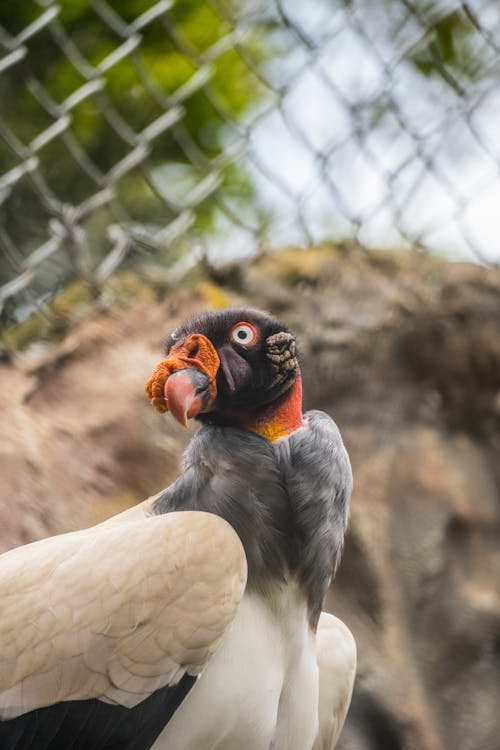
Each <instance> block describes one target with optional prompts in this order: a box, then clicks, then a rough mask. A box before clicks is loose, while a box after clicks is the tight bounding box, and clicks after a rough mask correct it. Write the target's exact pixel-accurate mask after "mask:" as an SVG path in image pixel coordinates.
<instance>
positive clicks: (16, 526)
mask: <svg viewBox="0 0 500 750" xmlns="http://www.w3.org/2000/svg"><path fill="white" fill-rule="evenodd" d="M184 286H185V289H184V291H182V292H179V291H178V290H172V291H171V292H170V293H168V294H166V295H164V299H163V300H160V301H158V302H157V303H151V302H150V303H145V302H143V303H140V304H138V305H137V306H135V307H129V308H128V309H126V310H121V311H119V312H118V311H115V312H113V313H107V314H100V315H98V316H96V317H94V318H93V319H92V320H87V321H86V322H83V323H81V324H79V325H78V326H76V327H75V328H74V329H73V331H72V333H71V334H70V335H69V337H68V338H67V339H66V340H65V342H64V344H63V345H62V346H61V347H60V348H59V350H57V351H55V352H52V353H50V352H49V353H47V352H43V353H35V352H33V351H32V352H31V353H30V354H27V355H24V356H23V357H21V358H19V359H18V360H16V362H15V363H14V364H12V363H11V364H6V363H4V364H1V365H0V409H1V413H2V427H1V430H0V471H1V476H2V484H1V487H0V547H1V548H2V549H7V548H9V547H12V546H14V545H17V544H20V543H26V542H28V541H31V540H32V539H36V538H40V537H43V536H46V535H48V534H51V533H58V532H61V531H64V530H67V529H72V528H77V527H80V526H83V525H89V524H91V523H95V522H96V521H99V520H101V519H103V518H105V517H106V516H108V515H111V514H113V513H115V512H117V511H119V510H121V509H122V508H123V507H125V506H127V505H130V504H131V503H133V502H135V501H137V500H140V499H142V498H143V497H144V496H146V495H147V494H150V493H152V492H155V491H157V490H158V489H160V488H161V487H163V486H165V485H166V484H168V483H169V482H170V481H171V480H172V479H173V478H174V477H175V475H176V473H177V471H178V461H179V457H180V453H181V450H182V448H183V446H184V445H185V444H186V442H187V440H188V439H189V434H188V433H185V432H184V431H183V430H182V429H181V428H178V427H177V426H176V425H174V424H173V422H171V421H166V418H165V417H163V416H161V415H159V414H157V413H155V412H154V411H153V410H152V409H151V408H150V406H149V404H148V403H147V401H146V399H145V397H144V395H143V388H144V383H145V381H146V380H147V378H148V377H149V375H150V373H151V371H152V369H153V367H154V365H155V364H156V363H157V361H158V360H159V359H160V358H161V354H162V349H161V347H162V341H163V340H164V339H165V338H166V335H167V333H168V331H169V330H171V329H172V328H173V327H175V325H177V323H178V322H179V321H180V320H181V319H183V318H185V317H186V315H189V314H190V313H192V312H194V311H195V310H199V309H202V308H206V307H207V306H209V305H210V301H211V302H215V303H217V304H220V303H222V304H223V303H228V304H230V303H239V302H241V301H245V302H249V303H250V304H253V305H256V306H261V307H264V308H267V309H271V310H272V311H273V312H274V313H276V314H277V315H278V316H281V317H282V318H283V319H285V320H286V322H287V323H288V324H289V325H290V326H291V327H292V328H293V329H294V330H295V331H296V332H297V333H298V335H299V340H300V344H301V354H302V369H303V372H304V381H305V393H306V406H307V407H313V406H314V407H315V408H321V409H324V410H325V411H328V412H329V413H330V414H332V416H333V417H334V418H335V420H336V421H337V423H338V425H339V427H340V429H341V431H342V434H343V436H344V441H345V443H346V445H347V447H348V450H349V452H350V455H351V461H352V464H353V470H354V478H355V492H354V497H353V503H352V515H351V525H350V531H349V534H348V537H347V540H346V547H345V554H344V559H343V562H342V564H341V567H340V570H339V573H338V575H337V578H336V580H335V583H334V585H333V587H332V589H331V591H330V594H329V599H328V607H329V608H330V609H331V610H332V611H333V612H335V614H337V615H338V616H340V617H341V618H342V619H343V620H344V621H345V622H346V624H347V625H348V626H349V627H350V629H351V630H352V631H353V633H354V635H355V637H356V640H357V643H358V657H359V667H358V676H357V683H356V688H355V693H354V697H353V703H352V707H351V710H350V713H349V716H348V720H347V722H346V726H345V728H344V731H343V734H342V737H341V740H340V742H339V746H338V747H339V748H340V750H449V749H451V748H453V750H498V748H499V747H500V711H499V710H498V709H499V707H500V492H499V487H500V272H499V271H497V270H492V269H483V268H480V267H476V266H471V265H466V264H457V265H450V264H447V263H445V262H441V261H437V260H435V259H430V258H428V257H425V256H422V257H420V256H417V255H415V254H413V255H401V256H400V255H398V254H393V255H391V254H387V253H379V254H372V255H367V254H366V253H364V252H362V251H360V250H359V249H357V248H352V247H351V248H344V249H338V248H337V249H333V248H318V249H315V250H311V251H288V252H285V253H283V254H279V255H270V256H267V257H263V258H261V259H260V260H259V261H258V262H257V263H253V264H252V265H251V266H248V267H245V266H235V267H233V268H225V269H217V270H213V269H212V270H210V271H209V278H208V279H207V278H205V279H204V280H203V281H200V279H199V278H198V277H196V276H194V277H192V278H191V279H190V280H186V282H185V285H184Z"/></svg>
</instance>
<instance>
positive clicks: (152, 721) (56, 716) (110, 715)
mask: <svg viewBox="0 0 500 750" xmlns="http://www.w3.org/2000/svg"><path fill="white" fill-rule="evenodd" d="M195 682H196V677H192V676H190V675H187V674H185V675H184V676H183V677H182V679H181V680H180V681H179V682H178V683H177V685H174V686H173V687H169V686H166V687H164V688H161V689H160V690H156V691H155V692H154V693H152V695H150V696H149V698H146V699H145V700H143V701H142V702H141V703H139V704H138V705H137V706H135V707H134V708H124V707H123V706H115V705H112V704H110V703H103V702H102V701H99V700H85V701H66V702H64V703H56V704H55V705H53V706H47V707H46V708H38V709H36V710H35V711H30V712H29V713H26V714H23V715H22V716H18V717H17V718H15V719H9V720H7V721H0V748H1V750H148V748H150V747H151V746H152V745H153V743H154V741H155V740H156V738H157V737H158V735H159V734H160V732H161V731H162V729H163V728H164V727H165V726H166V725H167V724H168V721H169V720H170V718H171V717H172V715H173V713H174V711H175V710H176V709H177V708H178V706H180V704H181V703H182V701H183V700H184V698H185V697H186V695H187V694H188V692H189V690H190V689H191V688H192V686H193V685H194V683H195Z"/></svg>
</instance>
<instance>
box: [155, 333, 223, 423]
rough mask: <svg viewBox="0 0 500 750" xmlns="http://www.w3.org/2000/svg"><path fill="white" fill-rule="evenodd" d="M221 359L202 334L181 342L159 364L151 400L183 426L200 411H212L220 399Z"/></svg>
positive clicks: (156, 406) (158, 408) (159, 409)
mask: <svg viewBox="0 0 500 750" xmlns="http://www.w3.org/2000/svg"><path fill="white" fill-rule="evenodd" d="M219 365H220V360H219V355H218V354H217V351H216V350H215V348H214V346H213V344H212V342H211V341H210V340H209V339H207V337H206V336H203V334H201V333H194V334H192V335H191V336H188V337H187V338H186V339H184V340H183V341H179V343H178V344H175V345H174V346H173V347H172V349H171V350H170V354H169V355H168V357H167V358H166V359H164V360H163V361H162V362H160V364H159V365H157V367H156V369H155V371H154V373H153V375H152V376H151V378H150V379H149V380H148V382H147V383H146V393H147V395H148V398H149V400H150V401H151V403H152V404H153V406H154V407H155V409H157V410H158V411H160V412H166V411H169V412H170V413H171V414H172V416H173V417H174V419H176V420H177V422H179V424H181V425H182V426H183V427H187V420H188V419H192V418H193V417H195V416H196V415H197V414H200V412H204V411H210V409H211V408H212V406H213V404H214V401H215V399H216V398H217V385H216V382H215V379H216V376H217V372H218V370H219Z"/></svg>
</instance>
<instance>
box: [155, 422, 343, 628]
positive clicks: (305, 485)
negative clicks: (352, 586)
mask: <svg viewBox="0 0 500 750" xmlns="http://www.w3.org/2000/svg"><path fill="white" fill-rule="evenodd" d="M351 486H352V478H351V470H350V465H349V459H348V457H347V453H346V452H345V449H344V446H343V444H342V440H341V438H340V434H339V432H338V430H337V427H336V426H335V423H334V422H333V421H332V420H331V419H330V418H329V417H328V416H327V415H326V414H322V413H321V412H309V413H308V414H307V415H306V426H305V427H304V428H303V429H300V430H298V431H297V432H295V433H293V434H292V435H290V436H289V437H288V438H285V439H281V440H279V441H277V442H276V443H270V442H269V441H268V440H266V438H264V437H262V436H261V435H257V434H254V433H249V432H244V431H243V430H239V429H236V428H229V427H215V426H205V427H202V428H201V429H200V430H199V431H198V432H197V434H196V435H195V437H194V438H193V440H192V441H191V443H190V445H189V447H188V449H187V451H186V454H185V457H184V472H183V474H182V475H181V476H180V477H179V479H178V480H177V481H176V482H175V483H174V484H173V485H171V486H170V487H168V488H167V489H166V490H164V491H163V492H162V493H161V495H160V497H159V498H158V500H157V501H156V504H155V512H156V513H167V512H169V511H173V510H204V511H208V512H211V513H216V514H217V515H219V516H221V517H222V518H224V519H225V520H227V521H228V522H229V523H230V524H231V526H233V528H234V529H235V531H236V532H237V533H238V535H239V537H240V539H241V541H242V543H243V546H244V549H245V553H246V556H247V562H248V587H249V588H250V589H258V590H260V591H265V590H267V589H268V587H269V586H270V585H272V584H273V583H275V582H278V583H279V582H284V581H286V579H287V578H288V577H289V576H290V575H293V576H295V577H297V578H298V580H299V581H300V583H301V585H302V588H303V590H304V593H305V596H306V597H307V601H308V606H309V612H310V615H311V619H312V620H313V621H314V620H316V619H317V617H318V616H319V612H320V611H321V605H322V602H323V598H324V595H325V593H326V589H327V587H328V584H329V581H330V579H331V577H332V575H333V573H334V571H335V568H336V565H337V563H338V560H339V558H340V554H341V549H342V544H343V538H344V531H345V527H346V523H347V516H348V505H349V497H350V492H351Z"/></svg>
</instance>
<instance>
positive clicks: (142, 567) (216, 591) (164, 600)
mask: <svg viewBox="0 0 500 750" xmlns="http://www.w3.org/2000/svg"><path fill="white" fill-rule="evenodd" d="M124 521H126V522H124V523H120V524H118V523H105V524H101V525H100V526H96V527H93V528H91V529H86V530H84V531H80V532H74V533H71V534H65V535H62V536H59V537H52V538H51V539H46V540H43V541H41V542H37V543H35V544H31V545H27V546H26V547H21V548H18V549H15V550H11V551H10V552H7V553H6V554H4V555H2V556H1V557H0V601H2V618H0V718H2V719H5V718H11V717H14V716H18V715H20V714H22V713H25V712H27V711H31V710H33V709H35V708H39V707H42V706H47V705H49V704H52V703H56V702H59V701H65V700H70V699H71V700H81V699H89V698H99V699H101V700H104V701H108V702H112V703H117V704H119V705H122V706H129V707H131V706H134V705H136V704H137V703H138V702H139V701H140V700H142V699H143V698H144V697H146V696H148V695H150V694H151V693H152V692H153V691H154V690H156V689H158V688H160V687H163V686H164V685H168V684H174V683H175V682H176V681H178V680H179V679H180V678H181V677H182V675H183V674H184V672H186V671H189V673H191V674H196V673H197V672H199V671H200V670H201V669H202V667H203V665H204V663H205V662H206V660H207V659H208V658H209V656H210V655H211V653H213V651H214V650H215V649H216V648H217V646H218V644H219V642H220V640H221V639H222V637H223V635H224V633H225V631H226V630H227V627H228V626H229V624H230V623H231V621H232V618H233V616H234V613H235V610H236V607H237V605H238V603H239V601H240V599H241V596H242V594H243V590H244V587H245V581H246V561H245V556H244V552H243V548H242V546H241V543H240V541H239V539H238V537H237V535H236V534H235V532H234V531H233V529H232V528H231V527H230V526H229V525H228V524H227V523H226V522H225V521H223V520H222V519H220V518H219V517H217V516H215V515H212V514H209V513H199V512H181V513H169V514H166V515H162V516H151V517H147V516H145V515H144V513H142V512H141V513H138V514H136V515H134V516H132V517H128V518H126V519H124Z"/></svg>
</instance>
